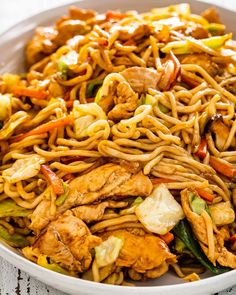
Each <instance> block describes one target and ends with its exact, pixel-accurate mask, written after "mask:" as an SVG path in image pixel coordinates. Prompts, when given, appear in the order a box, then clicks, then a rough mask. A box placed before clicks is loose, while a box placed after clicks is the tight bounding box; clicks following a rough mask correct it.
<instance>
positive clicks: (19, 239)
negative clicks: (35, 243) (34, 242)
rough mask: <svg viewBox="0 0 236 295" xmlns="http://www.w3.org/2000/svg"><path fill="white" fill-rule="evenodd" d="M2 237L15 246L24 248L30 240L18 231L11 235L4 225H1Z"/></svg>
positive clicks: (0, 235) (0, 232) (0, 234)
mask: <svg viewBox="0 0 236 295" xmlns="http://www.w3.org/2000/svg"><path fill="white" fill-rule="evenodd" d="M0 238H2V239H3V240H4V241H6V242H7V244H9V245H10V246H12V247H15V248H24V247H26V246H28V245H29V242H28V240H27V239H26V238H25V237H24V236H22V235H20V234H17V233H14V234H12V235H11V234H9V232H8V230H7V229H5V227H3V226H2V225H0Z"/></svg>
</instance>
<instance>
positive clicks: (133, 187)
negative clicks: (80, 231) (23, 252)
mask: <svg viewBox="0 0 236 295" xmlns="http://www.w3.org/2000/svg"><path fill="white" fill-rule="evenodd" d="M133 172H134V171H133V170H132V169H131V171H130V170H129V166H125V167H122V166H120V165H117V164H112V163H110V164H106V165H103V166H100V167H98V168H96V169H94V170H92V171H90V172H89V173H87V174H84V175H82V176H79V177H77V178H75V179H74V180H73V181H71V182H70V184H69V188H68V196H67V198H66V200H65V202H64V204H63V205H62V206H60V207H58V209H57V213H56V215H57V214H62V213H64V212H65V211H66V210H67V209H71V208H74V207H76V206H80V205H87V204H91V203H93V202H98V201H101V200H103V199H107V198H116V199H120V198H123V197H128V196H135V197H138V196H143V197H146V196H148V195H150V193H151V191H152V187H153V186H152V183H151V181H150V179H149V178H148V177H147V176H144V175H143V173H142V171H140V172H138V173H133ZM122 203H124V202H122ZM108 204H110V205H109V206H111V202H110V201H109V203H108ZM91 206H93V205H91ZM97 206H98V205H97ZM103 206H104V205H101V207H100V208H93V207H89V208H90V209H91V208H93V209H92V210H94V213H95V212H96V213H97V214H98V215H99V216H101V215H100V213H98V212H100V210H102V208H103ZM86 208H88V207H86ZM81 210H82V211H83V209H75V212H77V214H80V213H81ZM104 210H105V209H104ZM78 212H80V213H78ZM81 214H82V213H81ZM83 214H85V213H83ZM56 215H51V214H50V201H47V200H43V201H42V202H41V203H40V204H39V205H38V206H37V208H36V209H35V210H34V212H33V213H32V215H31V224H30V228H31V229H32V230H33V231H34V232H35V233H36V234H37V233H39V231H40V230H41V229H43V228H44V227H45V226H46V225H47V224H48V223H49V222H50V221H51V220H53V219H54V218H55V217H56ZM75 215H76V213H75ZM85 215H86V214H85ZM85 215H83V216H84V218H85V220H86V221H88V219H89V220H90V218H91V217H88V216H86V217H85ZM78 216H79V215H78ZM95 220H99V219H95Z"/></svg>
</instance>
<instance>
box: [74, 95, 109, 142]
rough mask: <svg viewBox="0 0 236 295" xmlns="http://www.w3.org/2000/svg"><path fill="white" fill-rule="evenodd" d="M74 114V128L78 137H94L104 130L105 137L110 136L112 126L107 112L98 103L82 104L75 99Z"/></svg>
mask: <svg viewBox="0 0 236 295" xmlns="http://www.w3.org/2000/svg"><path fill="white" fill-rule="evenodd" d="M73 116H74V118H75V125H74V130H75V135H76V137H77V139H81V138H84V137H88V136H89V137H92V136H93V135H95V134H96V133H97V132H99V131H102V133H103V139H107V138H108V137H109V134H110V126H109V123H108V122H107V117H106V114H105V113H104V111H103V109H102V108H101V107H100V106H99V105H98V104H96V103H88V104H80V103H79V102H78V101H75V102H74V106H73Z"/></svg>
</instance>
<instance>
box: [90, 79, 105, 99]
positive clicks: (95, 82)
mask: <svg viewBox="0 0 236 295" xmlns="http://www.w3.org/2000/svg"><path fill="white" fill-rule="evenodd" d="M102 83H103V80H96V81H94V82H92V83H89V85H88V87H87V93H86V97H93V96H94V88H96V86H99V85H102Z"/></svg>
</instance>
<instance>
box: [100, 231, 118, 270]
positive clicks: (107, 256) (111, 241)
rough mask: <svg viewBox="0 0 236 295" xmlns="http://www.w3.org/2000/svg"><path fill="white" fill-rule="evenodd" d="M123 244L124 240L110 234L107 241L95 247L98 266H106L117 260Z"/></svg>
mask: <svg viewBox="0 0 236 295" xmlns="http://www.w3.org/2000/svg"><path fill="white" fill-rule="evenodd" d="M122 246H123V240H122V239H121V238H118V237H114V236H110V237H109V238H108V239H107V240H106V241H104V242H102V243H101V244H100V245H99V246H97V247H95V258H96V262H97V266H98V267H104V266H106V265H109V264H111V263H113V262H115V261H116V259H117V258H118V256H119V253H120V250H121V248H122Z"/></svg>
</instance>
